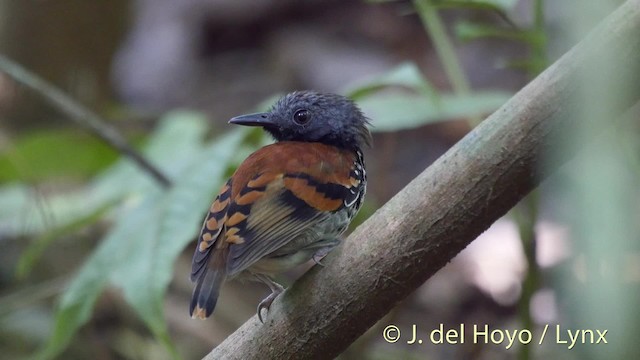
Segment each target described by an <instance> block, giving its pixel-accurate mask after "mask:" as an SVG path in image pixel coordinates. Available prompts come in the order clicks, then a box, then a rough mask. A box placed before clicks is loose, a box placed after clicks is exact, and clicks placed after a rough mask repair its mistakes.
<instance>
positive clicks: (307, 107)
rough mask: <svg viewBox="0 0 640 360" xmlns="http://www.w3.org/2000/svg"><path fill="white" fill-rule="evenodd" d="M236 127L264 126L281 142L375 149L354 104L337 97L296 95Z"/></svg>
mask: <svg viewBox="0 0 640 360" xmlns="http://www.w3.org/2000/svg"><path fill="white" fill-rule="evenodd" d="M229 122H230V123H232V124H239V125H250V126H262V127H263V128H264V129H265V130H266V131H267V132H269V133H270V134H271V135H273V137H274V138H275V139H276V140H277V141H306V142H321V143H325V144H329V145H335V146H339V147H343V148H360V147H362V146H363V145H367V146H370V145H371V133H369V130H368V129H367V124H368V123H369V122H368V120H367V118H366V117H365V116H364V115H363V114H362V112H361V111H360V109H358V107H357V106H356V105H355V104H354V103H353V101H351V100H349V99H347V98H345V97H343V96H340V95H335V94H321V93H317V92H313V91H296V92H293V93H290V94H288V95H285V96H284V97H282V98H281V99H280V100H278V102H277V103H276V104H275V105H274V106H273V108H272V109H271V111H269V112H266V113H259V114H250V115H243V116H238V117H235V118H233V119H231V120H230V121H229Z"/></svg>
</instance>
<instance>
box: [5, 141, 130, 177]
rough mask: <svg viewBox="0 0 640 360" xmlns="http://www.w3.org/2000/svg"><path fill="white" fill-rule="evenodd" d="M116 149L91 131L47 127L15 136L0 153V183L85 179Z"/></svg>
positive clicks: (113, 155) (111, 158)
mask: <svg viewBox="0 0 640 360" xmlns="http://www.w3.org/2000/svg"><path fill="white" fill-rule="evenodd" d="M117 157H118V153H117V152H116V151H115V150H113V149H112V148H110V147H109V146H107V145H106V144H104V143H103V142H101V141H99V140H97V139H95V138H94V137H91V136H90V135H87V134H84V133H79V132H77V131H69V130H49V131H39V132H35V133H30V134H27V135H24V136H21V137H18V138H17V139H16V141H15V143H14V144H12V146H11V147H10V148H9V149H8V151H6V152H4V153H2V154H0V183H2V182H9V181H26V182H37V181H43V180H51V179H52V178H56V177H63V176H64V177H73V178H80V179H86V178H89V177H91V176H93V175H95V174H96V173H97V172H98V171H99V170H101V169H103V168H104V167H105V166H107V165H109V164H111V163H113V162H114V161H115V160H116V159H117Z"/></svg>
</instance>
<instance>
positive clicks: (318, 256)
mask: <svg viewBox="0 0 640 360" xmlns="http://www.w3.org/2000/svg"><path fill="white" fill-rule="evenodd" d="M339 244H340V239H334V240H332V241H329V242H327V243H326V245H325V246H323V247H321V248H319V249H318V250H317V251H316V252H315V253H314V254H313V256H312V257H311V259H313V262H315V263H316V264H318V265H320V266H324V264H322V263H321V262H320V260H322V258H324V257H325V256H327V254H328V253H330V252H331V250H333V249H334V248H335V247H336V246H338V245H339Z"/></svg>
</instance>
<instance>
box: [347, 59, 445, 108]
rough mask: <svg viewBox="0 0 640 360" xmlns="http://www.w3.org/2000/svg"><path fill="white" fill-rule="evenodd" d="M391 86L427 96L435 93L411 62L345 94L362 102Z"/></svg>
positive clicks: (363, 83) (402, 64)
mask: <svg viewBox="0 0 640 360" xmlns="http://www.w3.org/2000/svg"><path fill="white" fill-rule="evenodd" d="M390 86H397V87H406V88H408V89H411V90H414V91H421V92H424V93H425V94H433V93H435V91H434V90H433V88H432V86H431V84H429V82H428V81H427V80H426V79H425V78H424V76H422V73H421V72H420V69H418V67H417V66H416V65H415V64H414V63H410V62H405V63H401V64H400V65H398V66H396V67H395V68H393V69H391V70H389V71H388V72H386V73H384V74H382V75H378V76H375V77H373V78H371V79H369V80H365V81H363V82H361V83H359V84H355V85H352V86H349V87H348V88H347V89H346V90H345V91H344V93H345V94H346V96H348V97H350V98H352V99H354V100H360V99H362V98H364V97H366V96H368V95H371V94H372V93H374V92H376V91H378V90H380V89H382V88H385V87H390Z"/></svg>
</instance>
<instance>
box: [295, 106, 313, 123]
mask: <svg viewBox="0 0 640 360" xmlns="http://www.w3.org/2000/svg"><path fill="white" fill-rule="evenodd" d="M310 119H311V117H310V116H309V111H308V110H305V109H301V110H298V111H296V113H295V114H293V121H294V122H295V123H296V124H298V125H304V124H306V123H308V122H309V120H310Z"/></svg>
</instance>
